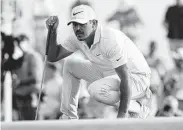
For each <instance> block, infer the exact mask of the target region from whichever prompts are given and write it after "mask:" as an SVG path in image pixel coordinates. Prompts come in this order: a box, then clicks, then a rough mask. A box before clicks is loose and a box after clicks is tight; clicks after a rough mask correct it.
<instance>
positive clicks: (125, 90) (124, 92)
mask: <svg viewBox="0 0 183 130" xmlns="http://www.w3.org/2000/svg"><path fill="white" fill-rule="evenodd" d="M120 93H121V94H120V105H119V111H118V117H119V118H120V117H125V115H126V113H127V111H128V105H129V102H130V98H131V86H130V85H129V83H128V79H126V81H121V84H120Z"/></svg>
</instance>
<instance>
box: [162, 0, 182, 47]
mask: <svg viewBox="0 0 183 130" xmlns="http://www.w3.org/2000/svg"><path fill="white" fill-rule="evenodd" d="M165 26H166V28H167V30H168V34H167V37H168V39H169V44H170V48H171V50H172V51H176V50H177V49H178V48H180V47H183V5H181V0H176V5H173V6H170V7H168V9H167V11H166V14H165Z"/></svg>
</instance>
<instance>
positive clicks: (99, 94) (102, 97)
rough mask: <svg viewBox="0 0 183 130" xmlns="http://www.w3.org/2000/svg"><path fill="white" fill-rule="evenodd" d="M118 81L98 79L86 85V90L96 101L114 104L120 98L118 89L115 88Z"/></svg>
mask: <svg viewBox="0 0 183 130" xmlns="http://www.w3.org/2000/svg"><path fill="white" fill-rule="evenodd" d="M119 84H120V82H119V81H118V80H117V79H105V78H103V79H100V80H97V81H95V82H93V83H92V84H90V86H89V87H88V92H89V94H90V96H91V97H92V98H94V99H95V100H97V101H98V102H101V103H104V104H107V105H114V104H115V103H117V102H119V100H120V91H119V89H118V90H116V89H115V88H117V87H118V88H119Z"/></svg>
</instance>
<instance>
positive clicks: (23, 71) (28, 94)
mask: <svg viewBox="0 0 183 130" xmlns="http://www.w3.org/2000/svg"><path fill="white" fill-rule="evenodd" d="M28 42H29V39H28V38H27V37H26V36H25V35H24V34H23V35H19V36H18V42H17V43H15V47H14V48H15V50H14V54H13V57H14V58H15V59H17V58H21V65H20V67H19V68H16V69H14V70H13V71H12V85H13V108H14V109H16V110H17V112H18V116H19V120H34V118H35V110H36V105H37V104H35V103H36V101H37V94H38V87H39V85H40V82H41V77H42V69H43V61H42V58H41V55H40V54H39V53H37V52H36V51H34V50H33V49H32V48H31V46H30V45H29V43H28ZM12 65H14V64H12Z"/></svg>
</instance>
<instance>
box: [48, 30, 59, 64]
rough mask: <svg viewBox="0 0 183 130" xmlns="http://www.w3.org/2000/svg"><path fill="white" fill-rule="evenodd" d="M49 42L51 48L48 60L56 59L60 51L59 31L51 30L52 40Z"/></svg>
mask: <svg viewBox="0 0 183 130" xmlns="http://www.w3.org/2000/svg"><path fill="white" fill-rule="evenodd" d="M48 42H49V49H48V61H51V62H52V61H54V60H55V59H56V58H57V53H58V45H57V32H56V31H53V30H52V31H51V33H50V40H49V41H48Z"/></svg>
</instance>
